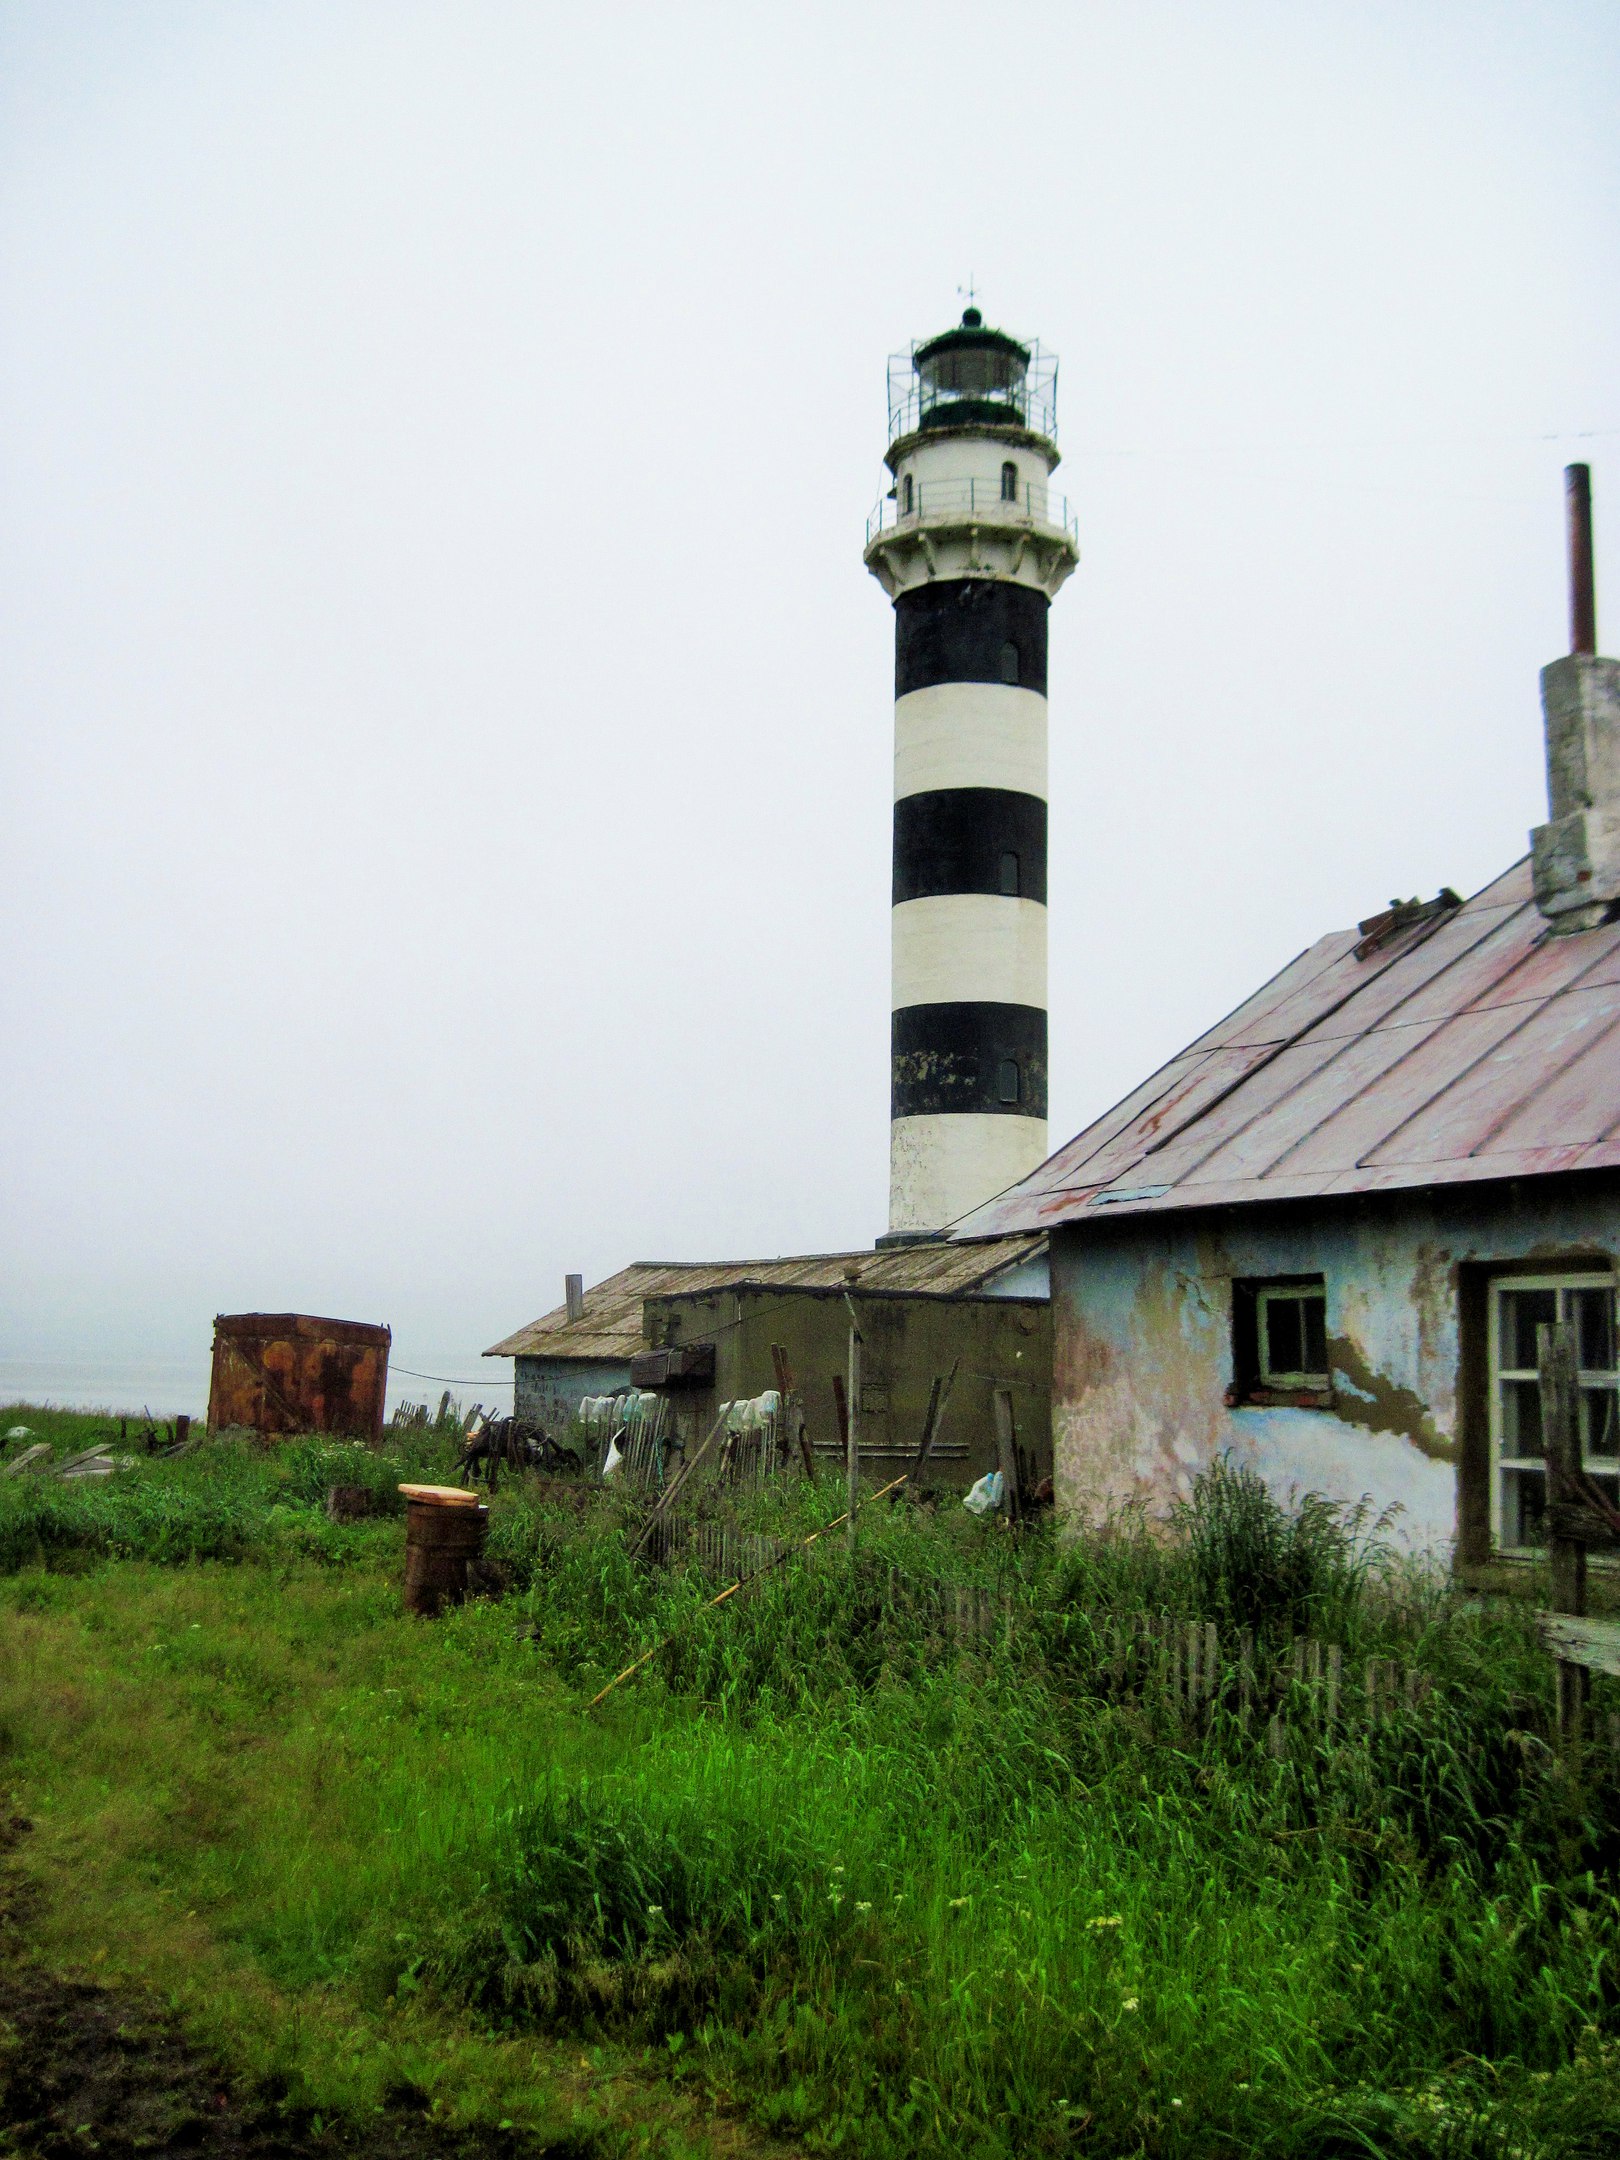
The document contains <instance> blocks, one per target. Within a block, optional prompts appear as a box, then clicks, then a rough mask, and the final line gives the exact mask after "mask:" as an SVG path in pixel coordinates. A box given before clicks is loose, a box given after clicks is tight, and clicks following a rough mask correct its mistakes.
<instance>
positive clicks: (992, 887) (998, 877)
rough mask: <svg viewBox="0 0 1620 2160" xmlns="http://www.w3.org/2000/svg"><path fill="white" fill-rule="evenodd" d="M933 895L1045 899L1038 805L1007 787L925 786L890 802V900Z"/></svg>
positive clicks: (1041, 806) (1042, 821) (1042, 817)
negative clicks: (912, 793)
mask: <svg viewBox="0 0 1620 2160" xmlns="http://www.w3.org/2000/svg"><path fill="white" fill-rule="evenodd" d="M937 893H999V894H1001V895H1003V896H1004V897H1005V898H1007V899H1009V900H1039V901H1040V902H1041V903H1042V904H1043V905H1044V904H1045V901H1046V805H1045V803H1043V802H1042V800H1041V798H1040V797H1039V796H1038V795H1021V794H1018V793H1016V792H1015V791H1014V790H1013V789H1011V788H981V787H964V788H931V789H929V790H928V791H927V792H926V793H924V794H921V795H902V796H901V798H900V800H899V801H898V802H897V803H896V804H895V806H894V904H895V906H896V907H898V906H899V905H900V903H901V902H902V901H903V900H927V899H930V898H932V897H933V896H934V895H935V894H937Z"/></svg>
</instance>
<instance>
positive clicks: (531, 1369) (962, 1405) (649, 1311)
mask: <svg viewBox="0 0 1620 2160" xmlns="http://www.w3.org/2000/svg"><path fill="white" fill-rule="evenodd" d="M1045 1247H1046V1241H1045V1239H1044V1237H1041V1236H1038V1235H1037V1236H1028V1235H1019V1236H1013V1237H1007V1238H998V1239H993V1240H990V1241H987V1242H981V1243H978V1244H975V1245H971V1246H965V1245H956V1244H950V1243H945V1242H934V1243H930V1244H911V1245H905V1246H899V1247H894V1248H888V1249H881V1250H878V1251H866V1252H854V1253H820V1254H813V1255H810V1256H808V1257H798V1258H789V1259H780V1260H753V1261H734V1262H726V1263H709V1262H672V1263H667V1264H666V1263H660V1262H648V1261H640V1262H637V1263H636V1264H635V1265H633V1266H631V1267H627V1268H624V1269H622V1270H621V1271H620V1272H619V1273H618V1274H617V1275H613V1276H610V1277H609V1278H608V1279H607V1280H606V1281H605V1282H602V1283H598V1284H595V1285H594V1286H593V1287H592V1288H591V1289H589V1290H587V1291H586V1292H585V1293H584V1298H583V1309H582V1310H581V1311H580V1313H579V1317H578V1318H576V1319H573V1320H570V1318H569V1312H568V1307H567V1305H566V1304H564V1305H560V1306H558V1307H557V1308H556V1310H555V1311H553V1312H550V1313H547V1314H545V1315H544V1317H543V1318H541V1319H539V1320H537V1321H535V1322H534V1323H533V1324H532V1326H530V1327H527V1328H523V1329H520V1330H519V1331H518V1333H517V1334H515V1335H512V1336H509V1337H508V1338H507V1339H506V1341H504V1342H501V1343H497V1344H496V1345H495V1347H494V1348H493V1349H492V1350H490V1351H488V1352H487V1353H486V1355H488V1356H491V1357H510V1358H512V1359H513V1360H514V1361H515V1373H516V1383H515V1387H514V1395H515V1397H516V1402H517V1414H518V1416H520V1417H529V1418H534V1419H536V1420H537V1421H538V1422H540V1423H542V1424H545V1425H547V1426H548V1427H549V1428H551V1429H553V1430H558V1429H560V1428H562V1427H564V1426H566V1424H567V1423H568V1422H569V1421H570V1420H571V1419H572V1418H573V1417H574V1416H576V1415H577V1413H578V1407H579V1404H580V1402H581V1401H582V1400H583V1398H584V1397H586V1396H588V1395H601V1394H611V1393H613V1392H614V1391H615V1390H616V1389H618V1388H623V1387H627V1386H629V1385H630V1384H631V1380H632V1377H634V1379H635V1381H636V1383H637V1384H638V1385H644V1386H651V1387H656V1388H659V1389H660V1390H663V1391H667V1392H668V1394H669V1396H670V1399H671V1402H672V1405H673V1407H674V1409H675V1412H676V1418H677V1424H678V1427H679V1429H680V1431H681V1433H682V1435H683V1437H685V1438H688V1439H689V1438H690V1437H691V1436H693V1435H694V1434H698V1433H700V1431H701V1430H703V1429H706V1428H707V1425H708V1423H709V1422H710V1421H711V1420H712V1418H713V1416H714V1414H715V1410H716V1407H717V1405H718V1404H719V1403H721V1402H725V1401H735V1400H736V1399H738V1398H739V1397H746V1396H756V1395H760V1394H763V1393H764V1392H765V1391H766V1390H767V1389H769V1388H773V1387H775V1386H776V1384H777V1371H776V1356H775V1353H776V1352H777V1351H778V1350H780V1351H782V1352H783V1353H785V1356H786V1361H787V1364H788V1366H789V1367H790V1368H791V1371H792V1375H793V1380H794V1384H795V1387H796V1388H797V1390H798V1393H799V1395H800V1398H801V1400H802V1402H803V1405H804V1410H805V1420H806V1427H807V1432H808V1437H809V1439H810V1442H811V1445H812V1447H813V1448H814V1449H816V1450H817V1451H819V1452H820V1453H822V1454H823V1455H825V1456H826V1457H827V1458H828V1459H829V1460H831V1459H833V1458H834V1457H838V1456H841V1455H842V1452H843V1439H842V1432H841V1427H840V1423H839V1414H838V1409H837V1402H836V1395H835V1390H834V1385H833V1383H834V1380H835V1378H837V1379H838V1380H839V1381H840V1382H842V1380H843V1377H844V1374H845V1371H846V1368H847V1355H848V1343H849V1331H850V1324H851V1317H852V1309H853V1316H854V1318H855V1320H856V1322H857V1324H858V1325H859V1328H860V1331H861V1336H862V1341H863V1345H864V1354H863V1363H862V1388H861V1418H860V1425H861V1456H862V1460H863V1462H866V1463H868V1464H869V1465H870V1469H871V1474H872V1475H873V1476H874V1477H875V1476H878V1475H879V1474H880V1473H881V1472H882V1471H883V1470H884V1469H885V1468H889V1469H890V1474H891V1475H892V1474H897V1473H898V1471H899V1470H900V1469H901V1468H903V1467H904V1464H905V1462H906V1461H907V1460H909V1459H910V1458H911V1457H913V1456H914V1455H915V1454H916V1451H917V1445H918V1441H919V1439H920V1438H921V1434H922V1429H923V1421H924V1418H925V1416H926V1413H927V1408H928V1401H929V1395H930V1391H931V1389H932V1386H933V1383H934V1380H935V1378H936V1377H941V1378H943V1377H944V1376H946V1375H948V1374H949V1373H950V1372H951V1370H952V1367H953V1366H954V1367H955V1369H956V1377H955V1380H954V1383H953V1385H952V1388H951V1393H950V1400H949V1405H948V1408H947V1411H946V1414H945V1417H944V1419H943V1421H942V1424H941V1428H940V1432H939V1435H938V1438H937V1439H936V1441H935V1443H934V1446H933V1448H932V1449H931V1451H930V1461H931V1463H932V1466H933V1467H932V1469H931V1470H930V1473H929V1475H930V1479H931V1481H933V1482H937V1483H941V1484H950V1483H970V1482H971V1481H972V1479H973V1478H975V1477H977V1476H979V1475H981V1474H982V1473H983V1472H984V1471H985V1470H987V1469H990V1468H992V1467H993V1466H994V1465H995V1462H996V1430H995V1418H994V1411H993V1398H994V1393H995V1390H996V1389H997V1388H998V1387H999V1388H1005V1389H1007V1390H1008V1391H1009V1392H1010V1394H1011V1397H1012V1403H1013V1416H1014V1423H1015V1427H1016V1435H1017V1439H1018V1442H1019V1444H1020V1446H1021V1448H1022V1449H1023V1451H1024V1454H1025V1456H1026V1458H1027V1463H1028V1467H1029V1469H1030V1471H1031V1473H1032V1475H1033V1476H1034V1477H1035V1478H1037V1479H1038V1478H1040V1477H1044V1476H1046V1475H1047V1474H1048V1473H1049V1471H1050V1468H1051V1452H1050V1434H1051V1330H1050V1323H1049V1316H1048V1303H1047V1271H1046V1250H1045ZM632 1365H634V1368H635V1370H634V1375H633V1376H632Z"/></svg>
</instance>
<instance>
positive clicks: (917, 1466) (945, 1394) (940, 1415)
mask: <svg viewBox="0 0 1620 2160" xmlns="http://www.w3.org/2000/svg"><path fill="white" fill-rule="evenodd" d="M961 1362H962V1360H961V1359H960V1358H953V1359H952V1361H951V1369H950V1371H949V1372H948V1373H946V1374H945V1375H944V1376H943V1379H942V1378H941V1376H940V1375H939V1374H938V1373H936V1374H935V1375H934V1384H933V1386H932V1387H931V1388H930V1389H929V1391H928V1415H927V1416H926V1417H925V1418H924V1419H923V1429H922V1438H921V1440H920V1441H919V1442H918V1443H917V1460H916V1461H915V1462H914V1463H913V1464H912V1466H911V1475H912V1480H913V1483H915V1481H916V1479H917V1477H918V1476H919V1475H920V1473H921V1471H922V1466H923V1464H924V1463H925V1462H927V1460H928V1455H929V1450H930V1449H931V1448H932V1447H933V1445H934V1442H935V1441H936V1440H937V1439H938V1438H939V1434H940V1428H941V1426H942V1425H943V1424H944V1423H945V1410H946V1406H947V1405H948V1404H949V1402H950V1399H951V1389H952V1388H953V1387H955V1385H956V1374H957V1368H958V1367H959V1366H960V1365H961Z"/></svg>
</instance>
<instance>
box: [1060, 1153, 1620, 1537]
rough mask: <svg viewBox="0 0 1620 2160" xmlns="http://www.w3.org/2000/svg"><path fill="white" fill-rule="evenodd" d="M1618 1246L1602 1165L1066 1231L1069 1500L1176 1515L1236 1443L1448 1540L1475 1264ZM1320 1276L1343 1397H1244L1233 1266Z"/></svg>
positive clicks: (1279, 1470) (1239, 1276)
mask: <svg viewBox="0 0 1620 2160" xmlns="http://www.w3.org/2000/svg"><path fill="white" fill-rule="evenodd" d="M1617 1248H1620V1183H1617V1182H1616V1181H1614V1180H1612V1179H1609V1178H1607V1177H1604V1178H1602V1179H1599V1178H1597V1177H1596V1176H1593V1177H1589V1178H1587V1179H1585V1180H1580V1179H1575V1178H1569V1179H1557V1180H1554V1179H1542V1180H1539V1181H1536V1182H1535V1183H1529V1182H1526V1183H1524V1184H1522V1185H1516V1186H1512V1187H1475V1188H1472V1189H1470V1188H1466V1187H1458V1186H1452V1187H1447V1188H1439V1189H1437V1190H1435V1191H1431V1192H1426V1193H1422V1194H1418V1195H1411V1196H1408V1195H1399V1196H1396V1195H1389V1196H1383V1195H1381V1196H1378V1197H1377V1198H1376V1199H1373V1198H1367V1199H1356V1200H1345V1201H1338V1202H1318V1203H1311V1204H1309V1205H1306V1204H1303V1203H1301V1204H1298V1205H1294V1206H1282V1205H1279V1206H1276V1207H1272V1208H1252V1209H1244V1210H1232V1211H1221V1212H1218V1213H1217V1212H1211V1213H1210V1214H1207V1215H1196V1214H1193V1213H1191V1212H1188V1213H1171V1214H1161V1215H1143V1216H1139V1217H1138V1218H1136V1220H1134V1221H1131V1220H1128V1219H1127V1220H1117V1219H1116V1220H1113V1221H1109V1222H1107V1223H1099V1224H1096V1225H1092V1224H1087V1225H1085V1226H1084V1227H1083V1228H1064V1229H1060V1230H1057V1231H1055V1232H1054V1234H1053V1238H1052V1325H1053V1376H1052V1427H1053V1460H1054V1478H1055V1483H1056V1490H1057V1500H1058V1505H1059V1507H1060V1508H1064V1509H1066V1510H1069V1511H1071V1512H1072V1513H1073V1514H1074V1515H1075V1516H1077V1517H1079V1518H1080V1519H1082V1520H1085V1521H1091V1522H1095V1521H1098V1520H1101V1519H1103V1518H1105V1517H1106V1516H1107V1515H1109V1514H1110V1513H1112V1512H1116V1511H1118V1510H1119V1509H1121V1508H1123V1507H1127V1506H1141V1507H1145V1508H1146V1510H1147V1511H1148V1512H1149V1514H1150V1515H1156V1516H1162V1515H1164V1514H1166V1513H1168V1511H1169V1509H1170V1508H1171V1507H1172V1506H1173V1505H1174V1503H1175V1502H1176V1501H1177V1500H1178V1499H1181V1498H1184V1497H1185V1496H1186V1494H1187V1493H1188V1492H1189V1491H1190V1490H1191V1488H1192V1480H1193V1477H1194V1475H1195V1474H1196V1472H1197V1471H1198V1470H1200V1469H1202V1468H1203V1467H1204V1466H1205V1465H1207V1464H1208V1463H1209V1462H1210V1461H1211V1460H1213V1458H1214V1457H1215V1456H1216V1455H1218V1454H1220V1453H1221V1452H1223V1451H1224V1450H1228V1449H1229V1450H1230V1451H1231V1452H1232V1454H1233V1456H1234V1457H1235V1458H1236V1459H1237V1460H1238V1461H1240V1462H1247V1463H1250V1464H1252V1465H1254V1467H1255V1468H1257V1469H1258V1470H1259V1471H1260V1472H1261V1473H1262V1475H1263V1476H1264V1477H1265V1478H1266V1480H1267V1482H1268V1484H1270V1486H1271V1487H1272V1489H1273V1490H1274V1491H1276V1492H1278V1493H1279V1495H1285V1494H1286V1493H1287V1491H1288V1490H1289V1489H1290V1488H1297V1489H1299V1490H1301V1491H1307V1490H1308V1491H1316V1492H1322V1493H1326V1494H1327V1495H1328V1496H1329V1497H1330V1498H1332V1499H1335V1500H1342V1501H1350V1502H1354V1501H1356V1500H1359V1499H1360V1498H1362V1497H1363V1496H1364V1495H1365V1496H1368V1497H1370V1498H1371V1500H1372V1501H1373V1503H1374V1505H1375V1506H1376V1507H1378V1508H1380V1509H1382V1508H1385V1507H1394V1508H1396V1509H1398V1510H1399V1511H1400V1512H1399V1515H1398V1516H1397V1518H1396V1521H1395V1524H1394V1534H1395V1536H1396V1537H1397V1538H1398V1539H1399V1540H1400V1541H1402V1542H1404V1543H1406V1544H1408V1545H1409V1546H1411V1547H1412V1548H1414V1549H1423V1550H1435V1549H1438V1548H1442V1547H1446V1546H1448V1545H1449V1544H1450V1543H1451V1541H1452V1539H1453V1537H1454V1535H1455V1533H1456V1529H1457V1524H1458V1499H1459V1483H1458V1471H1459V1465H1460V1464H1463V1463H1467V1464H1468V1465H1469V1466H1470V1470H1469V1474H1470V1475H1473V1474H1475V1471H1474V1467H1473V1466H1474V1465H1475V1464H1476V1459H1477V1458H1478V1451H1479V1449H1480V1446H1481V1440H1480V1436H1479V1435H1478V1434H1477V1432H1470V1431H1465V1429H1464V1428H1465V1426H1466V1425H1467V1422H1468V1419H1469V1418H1470V1417H1471V1418H1473V1420H1474V1423H1475V1424H1476V1425H1477V1423H1478V1412H1477V1411H1476V1410H1474V1409H1471V1408H1470V1406H1469V1404H1468V1402H1467V1401H1466V1400H1464V1399H1463V1398H1461V1397H1460V1395H1459V1376H1460V1362H1461V1358H1462V1352H1463V1347H1464V1346H1463V1336H1462V1330H1461V1327H1460V1324H1459V1296H1460V1291H1461V1285H1462V1281H1463V1273H1462V1271H1463V1270H1464V1269H1466V1268H1468V1267H1470V1266H1477V1265H1480V1264H1486V1265H1489V1264H1496V1263H1500V1264H1502V1265H1504V1266H1510V1265H1512V1264H1515V1263H1518V1262H1522V1261H1524V1260H1527V1259H1538V1260H1556V1259H1560V1258H1564V1257H1569V1258H1572V1259H1580V1258H1585V1259H1590V1257H1591V1256H1592V1255H1594V1254H1605V1255H1608V1256H1610V1258H1611V1261H1612V1256H1613V1255H1614V1253H1615V1251H1616V1249H1617ZM1314 1274H1320V1275H1322V1276H1323V1277H1324V1278H1325V1282H1326V1289H1327V1328H1328V1336H1329V1340H1330V1344H1331V1345H1332V1362H1333V1366H1334V1372H1333V1383H1334V1399H1335V1406H1334V1408H1332V1409H1281V1408H1270V1409H1261V1408H1248V1407H1231V1406H1229V1405H1228V1404H1227V1401H1226V1394H1227V1390H1228V1389H1229V1388H1230V1387H1231V1385H1232V1382H1233V1377H1234V1375H1233V1363H1232V1285H1233V1283H1234V1281H1240V1280H1244V1279H1254V1280H1263V1279H1264V1278H1266V1277H1268V1276H1280V1275H1314ZM1464 1413H1466V1414H1464ZM1380 1425H1383V1426H1385V1427H1390V1428H1393V1429H1384V1430H1379V1429H1376V1428H1378V1427H1379V1426H1380ZM1481 1474H1482V1473H1481Z"/></svg>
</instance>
